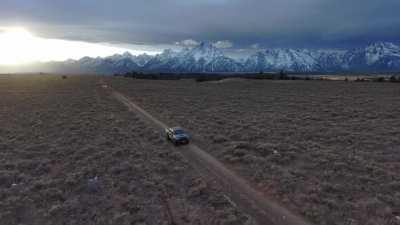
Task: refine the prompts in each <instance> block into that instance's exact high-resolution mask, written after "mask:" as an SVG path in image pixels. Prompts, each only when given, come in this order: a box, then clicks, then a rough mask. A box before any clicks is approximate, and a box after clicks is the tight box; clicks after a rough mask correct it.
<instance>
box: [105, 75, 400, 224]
mask: <svg viewBox="0 0 400 225" xmlns="http://www.w3.org/2000/svg"><path fill="white" fill-rule="evenodd" d="M108 82H109V83H110V84H112V86H113V87H114V88H115V89H117V90H119V91H121V92H123V93H125V94H126V95H128V96H130V97H131V98H132V100H133V101H134V102H136V103H137V104H138V105H140V106H142V107H143V108H144V109H145V110H147V111H148V112H150V113H152V114H153V115H154V116H156V117H157V118H159V119H160V120H162V121H164V122H166V123H167V124H169V125H180V126H183V127H185V128H187V129H188V130H189V131H190V132H192V135H193V136H194V139H195V140H196V141H197V142H199V143H201V144H202V146H203V147H204V148H205V149H207V150H208V151H209V152H210V153H212V154H213V155H214V156H216V157H217V158H218V159H220V160H221V161H223V162H224V163H226V164H227V165H229V167H231V168H232V169H234V170H235V171H237V172H238V173H239V174H241V175H242V177H245V178H246V179H247V180H248V181H249V182H251V183H252V184H253V185H254V187H256V188H257V189H258V190H261V191H263V192H264V193H265V194H266V195H268V196H272V197H273V198H275V199H276V200H277V201H280V202H281V203H282V204H283V205H285V206H287V207H289V208H291V209H292V210H294V211H296V212H298V213H301V214H302V215H304V216H305V217H306V218H308V219H309V220H311V221H313V222H314V223H315V224H349V225H350V224H352V225H355V224H359V225H361V224H399V223H400V217H399V216H400V175H399V172H400V86H399V85H398V84H393V83H373V82H365V83H356V82H344V81H254V80H242V79H227V80H222V81H212V82H202V83H197V82H195V81H193V80H180V81H151V80H138V79H128V78H111V79H109V80H108Z"/></svg>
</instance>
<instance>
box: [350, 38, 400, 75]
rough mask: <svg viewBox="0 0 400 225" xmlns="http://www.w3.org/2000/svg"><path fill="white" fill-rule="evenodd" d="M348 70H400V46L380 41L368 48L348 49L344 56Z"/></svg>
mask: <svg viewBox="0 0 400 225" xmlns="http://www.w3.org/2000/svg"><path fill="white" fill-rule="evenodd" d="M343 68H344V69H346V70H361V71H366V70H372V71H398V70H400V46H398V45H395V44H393V43H389V42H378V43H374V44H371V45H369V46H367V47H366V48H357V49H353V50H350V51H348V52H347V53H346V54H345V55H344V57H343Z"/></svg>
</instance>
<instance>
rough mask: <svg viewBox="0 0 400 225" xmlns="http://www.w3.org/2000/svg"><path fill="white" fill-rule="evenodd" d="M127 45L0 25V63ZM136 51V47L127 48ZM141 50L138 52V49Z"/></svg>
mask: <svg viewBox="0 0 400 225" xmlns="http://www.w3.org/2000/svg"><path fill="white" fill-rule="evenodd" d="M127 50H129V49H125V48H120V47H114V46H110V45H107V44H94V43H87V42H79V41H67V40H60V39H46V38H41V37H37V36H35V35H34V34H32V33H30V32H29V31H28V30H26V29H25V28H22V27H8V28H0V64H2V65H19V64H27V63H32V62H38V61H40V62H43V61H61V60H66V59H79V58H81V57H84V56H91V57H96V56H108V55H112V54H115V53H122V52H124V51H127ZM130 52H132V53H134V54H135V53H137V52H135V51H132V50H131V51H130ZM138 53H140V52H138Z"/></svg>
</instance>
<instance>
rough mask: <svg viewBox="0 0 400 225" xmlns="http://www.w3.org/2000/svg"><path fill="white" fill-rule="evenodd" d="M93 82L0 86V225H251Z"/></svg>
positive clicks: (1, 81)
mask: <svg viewBox="0 0 400 225" xmlns="http://www.w3.org/2000/svg"><path fill="white" fill-rule="evenodd" d="M98 81H99V77H84V76H82V77H78V76H77V77H68V78H67V79H62V78H61V76H1V77H0V224H2V225H3V224H4V225H14V224H15V225H17V224H19V225H21V224H26V225H31V224H32V225H36V224H37V225H45V224H49V225H50V224H54V225H61V224H68V225H82V224H96V225H97V224H104V225H108V224H115V225H127V224H129V225H130V224H142V225H144V224H171V223H175V224H245V223H248V224H251V223H249V222H251V221H248V219H247V217H246V216H245V215H244V214H242V213H241V212H238V211H237V210H236V209H235V208H234V207H233V206H232V205H231V204H230V203H229V202H228V201H227V200H226V199H225V198H224V197H223V193H222V192H221V191H220V189H219V187H218V186H217V185H214V184H212V183H206V182H205V181H204V179H203V177H202V176H201V174H199V173H198V172H197V171H195V170H194V169H193V168H192V167H191V166H190V165H189V164H188V163H187V162H186V161H185V160H184V159H183V158H182V157H181V155H179V154H177V152H176V151H174V147H173V146H171V145H170V144H169V143H166V142H165V141H164V139H163V137H162V136H161V135H160V132H159V131H157V130H154V129H152V128H151V127H148V126H147V125H146V124H145V123H143V122H142V121H141V120H140V119H139V118H138V117H136V116H135V115H134V114H132V113H131V112H129V111H128V110H127V109H126V107H125V106H123V105H122V104H120V103H119V102H117V101H115V99H113V98H112V97H111V96H109V95H108V93H107V92H104V90H103V89H102V88H101V87H100V85H99V84H98Z"/></svg>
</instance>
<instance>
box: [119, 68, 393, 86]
mask: <svg viewBox="0 0 400 225" xmlns="http://www.w3.org/2000/svg"><path fill="white" fill-rule="evenodd" d="M114 76H122V77H127V78H133V79H147V80H180V79H194V80H195V81H196V82H207V81H219V80H223V79H226V78H244V79H254V80H333V79H330V78H329V76H325V77H322V76H317V75H315V76H308V75H302V74H292V75H289V74H288V73H286V72H285V71H283V70H282V71H280V72H277V73H264V72H263V71H260V72H259V73H242V74H240V73H236V74H225V73H143V72H136V71H132V72H127V73H124V74H114ZM337 76H338V75H335V77H337ZM353 77H354V76H353ZM342 80H344V81H346V82H349V81H350V79H349V78H348V77H345V76H343V79H342ZM352 81H355V82H393V83H400V76H395V75H392V76H390V77H387V76H379V77H377V76H370V77H368V76H365V77H357V78H356V79H353V80H352Z"/></svg>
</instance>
